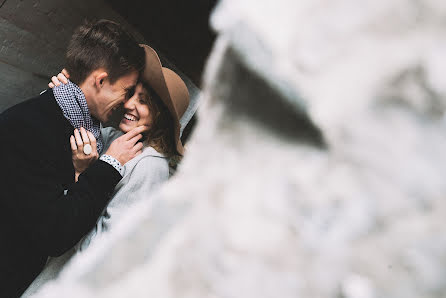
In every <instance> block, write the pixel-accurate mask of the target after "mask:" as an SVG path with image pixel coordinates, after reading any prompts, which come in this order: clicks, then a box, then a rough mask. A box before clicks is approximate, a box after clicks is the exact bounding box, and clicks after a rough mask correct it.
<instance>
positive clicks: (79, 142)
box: [70, 127, 99, 182]
mask: <svg viewBox="0 0 446 298" xmlns="http://www.w3.org/2000/svg"><path fill="white" fill-rule="evenodd" d="M70 144H71V158H72V160H73V166H74V171H75V176H74V180H75V181H76V182H77V180H78V178H79V175H80V174H82V173H83V172H84V171H85V170H86V169H87V168H88V167H89V166H90V164H92V163H93V162H95V161H96V160H97V159H98V157H99V154H98V149H97V147H96V138H95V137H94V136H93V134H92V133H91V132H89V131H86V130H85V128H83V127H81V128H80V133H79V130H77V129H75V130H74V136H71V137H70ZM87 144H89V145H90V146H91V153H90V154H88V155H87V154H85V153H84V147H85V146H86V145H87ZM87 153H88V152H87Z"/></svg>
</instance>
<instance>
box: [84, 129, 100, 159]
mask: <svg viewBox="0 0 446 298" xmlns="http://www.w3.org/2000/svg"><path fill="white" fill-rule="evenodd" d="M87 135H88V138H89V139H90V144H91V147H92V149H93V152H92V153H93V154H95V153H97V151H98V147H97V142H96V138H95V137H94V135H93V134H92V133H91V132H90V131H87Z"/></svg>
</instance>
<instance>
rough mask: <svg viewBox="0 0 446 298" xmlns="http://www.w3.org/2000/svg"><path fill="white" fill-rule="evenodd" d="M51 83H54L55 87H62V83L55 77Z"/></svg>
mask: <svg viewBox="0 0 446 298" xmlns="http://www.w3.org/2000/svg"><path fill="white" fill-rule="evenodd" d="M51 82H53V84H54V85H56V86H59V85H60V81H59V79H58V78H56V77H55V76H52V77H51Z"/></svg>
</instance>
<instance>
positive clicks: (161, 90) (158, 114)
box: [24, 45, 189, 297]
mask: <svg viewBox="0 0 446 298" xmlns="http://www.w3.org/2000/svg"><path fill="white" fill-rule="evenodd" d="M143 47H144V50H145V52H146V66H145V69H144V72H143V74H142V76H141V78H140V80H139V82H138V84H137V85H136V87H135V90H134V92H133V93H132V94H130V95H129V96H128V99H127V100H126V102H125V103H124V112H125V113H124V115H123V117H122V119H121V121H120V123H119V130H117V129H115V128H111V127H109V128H105V129H102V137H103V139H104V140H103V141H104V149H103V152H106V151H107V148H108V147H109V146H110V144H111V143H112V142H113V141H114V140H115V139H116V138H118V137H119V136H121V135H122V134H123V133H126V132H128V131H130V130H132V129H133V128H134V127H136V126H140V125H145V126H147V127H148V130H147V131H146V133H145V134H144V137H143V150H142V153H141V154H139V155H138V156H136V157H135V158H134V159H132V160H131V161H129V162H127V163H126V164H125V165H124V167H123V171H122V173H123V177H122V179H121V181H120V182H119V183H118V184H117V186H116V188H115V191H114V193H113V195H112V198H111V200H110V202H109V204H108V205H107V207H106V208H105V210H104V212H103V213H102V215H101V216H100V218H99V220H98V222H97V223H96V226H95V227H94V228H93V229H92V230H91V231H90V233H88V234H87V235H86V236H85V237H84V238H83V239H82V240H81V241H80V242H79V243H78V245H77V246H76V247H75V248H73V249H72V250H71V251H69V252H67V253H65V254H64V255H63V256H61V257H58V258H52V259H50V261H49V262H48V263H47V265H46V267H45V269H44V270H43V271H42V273H41V274H40V275H39V276H38V277H37V278H36V280H35V281H34V282H33V283H32V284H31V286H30V287H29V288H28V290H27V291H26V292H25V294H24V296H25V297H26V296H28V295H31V294H33V293H35V292H36V291H37V290H38V289H39V288H40V287H41V286H42V285H43V284H44V283H45V282H47V281H48V280H51V279H54V278H55V277H57V274H58V273H59V271H60V270H61V269H62V267H63V265H64V264H65V263H66V261H67V260H68V259H69V258H70V257H71V256H72V255H73V253H76V251H79V250H84V249H86V248H87V247H88V246H89V244H90V243H91V242H94V241H96V240H97V239H98V238H99V237H98V236H100V235H101V234H102V233H103V232H104V231H107V230H110V229H111V228H112V227H113V226H115V225H117V224H118V222H119V218H120V217H121V216H122V214H124V213H125V211H126V210H127V209H128V208H129V207H131V206H132V205H134V204H135V203H136V202H138V201H141V200H144V199H147V198H148V196H149V195H150V193H151V192H153V191H154V190H156V189H157V188H158V187H159V186H160V185H161V184H162V183H163V182H165V181H166V180H167V179H168V178H169V159H170V158H172V157H175V156H181V155H182V154H183V152H184V149H183V146H182V144H181V141H180V123H179V119H180V118H181V116H182V115H183V114H184V112H185V111H186V109H187V107H188V105H189V93H188V90H187V88H186V85H185V84H184V82H183V80H182V79H181V78H180V77H179V76H178V75H177V74H176V73H175V72H173V71H172V70H170V69H168V68H165V67H162V65H161V62H160V60H159V58H158V55H157V54H156V52H155V51H154V50H153V49H152V48H151V47H149V46H146V45H143ZM65 75H66V76H68V74H67V73H66V72H65ZM58 78H59V80H57V78H55V77H53V83H54V84H58V83H60V82H59V81H66V79H65V77H64V75H61V74H59V76H58ZM50 84H51V83H50ZM50 87H52V86H51V85H50ZM87 142H88V143H91V144H95V142H96V140H95V139H94V137H92V135H91V134H89V133H87V132H85V130H83V129H81V132H80V133H79V132H75V136H72V137H71V139H70V143H71V149H72V156H73V165H74V167H75V170H76V178H75V179H77V177H78V176H79V175H80V174H81V173H82V172H83V171H84V170H85V169H86V168H87V167H88V165H89V164H90V163H91V162H92V161H94V160H95V159H97V156H98V155H97V151H96V146H92V152H91V153H90V154H88V155H86V154H85V153H84V150H83V147H84V143H87ZM87 153H88V151H87Z"/></svg>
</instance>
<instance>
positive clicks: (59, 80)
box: [48, 68, 70, 88]
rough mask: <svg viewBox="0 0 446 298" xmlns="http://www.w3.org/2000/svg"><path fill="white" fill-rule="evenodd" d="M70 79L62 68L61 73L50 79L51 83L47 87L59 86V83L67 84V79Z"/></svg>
mask: <svg viewBox="0 0 446 298" xmlns="http://www.w3.org/2000/svg"><path fill="white" fill-rule="evenodd" d="M69 78H70V74H69V73H68V71H67V70H66V69H65V68H64V69H62V71H61V72H60V73H59V74H58V75H57V77H56V76H53V77H52V78H51V82H49V83H48V87H50V88H54V86H59V85H60V84H61V83H64V84H67V83H68V79H69Z"/></svg>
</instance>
